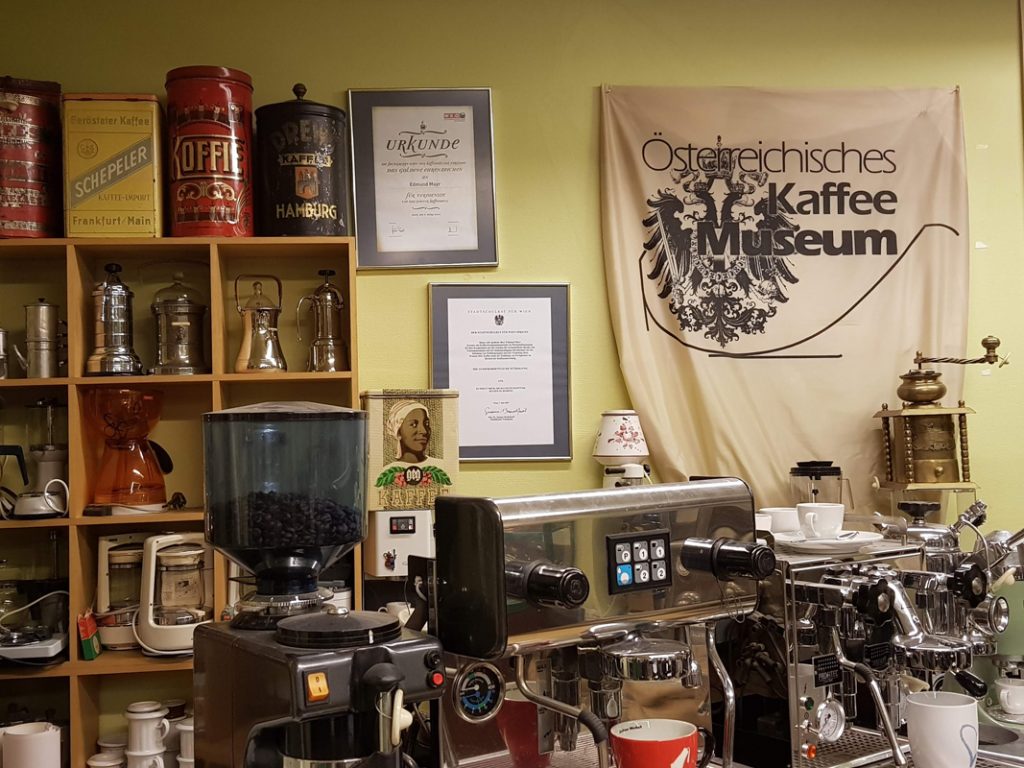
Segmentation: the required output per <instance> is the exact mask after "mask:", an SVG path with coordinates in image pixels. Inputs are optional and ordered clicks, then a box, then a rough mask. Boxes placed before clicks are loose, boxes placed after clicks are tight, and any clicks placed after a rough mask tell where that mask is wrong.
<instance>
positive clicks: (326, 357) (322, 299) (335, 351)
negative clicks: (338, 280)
mask: <svg viewBox="0 0 1024 768" xmlns="http://www.w3.org/2000/svg"><path fill="white" fill-rule="evenodd" d="M317 274H318V275H320V276H321V277H322V278H323V279H324V282H323V284H322V285H320V286H318V287H317V289H316V290H315V291H313V293H311V294H309V295H308V296H303V297H302V298H301V299H299V302H298V304H297V305H296V306H295V315H296V329H297V332H298V337H299V341H302V305H303V303H304V302H307V301H308V302H309V308H308V309H307V310H306V311H307V313H309V314H311V315H312V316H313V338H312V340H311V341H310V344H309V357H308V359H307V361H306V370H307V371H328V372H334V371H341V370H347V369H348V345H347V344H346V343H345V332H344V310H345V298H344V296H342V294H341V289H340V288H338V286H336V285H335V284H334V283H332V282H331V278H332V277H333V276H334V275H335V271H334V270H333V269H321V270H320V271H319V272H317Z"/></svg>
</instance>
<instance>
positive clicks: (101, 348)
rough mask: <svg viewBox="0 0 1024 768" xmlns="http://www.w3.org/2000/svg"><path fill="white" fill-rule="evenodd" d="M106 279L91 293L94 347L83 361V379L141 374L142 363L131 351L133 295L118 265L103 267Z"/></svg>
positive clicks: (132, 350)
mask: <svg viewBox="0 0 1024 768" xmlns="http://www.w3.org/2000/svg"><path fill="white" fill-rule="evenodd" d="M103 269H104V270H106V273H107V279H106V280H104V281H103V282H102V283H99V284H97V286H96V288H95V290H93V292H92V301H93V317H94V325H93V339H94V341H93V343H94V345H95V346H94V348H93V352H92V354H91V355H89V359H88V360H86V361H85V375H86V376H117V375H121V376H133V375H138V374H141V373H142V360H141V359H140V358H139V356H138V355H137V354H135V350H134V349H133V348H132V341H133V338H134V327H133V321H132V300H133V299H134V298H135V294H134V293H132V291H131V290H130V289H129V288H128V286H127V285H125V284H124V283H122V282H121V278H120V277H118V274H119V273H120V272H121V265H120V264H113V263H112V264H107V265H106V266H104V267H103Z"/></svg>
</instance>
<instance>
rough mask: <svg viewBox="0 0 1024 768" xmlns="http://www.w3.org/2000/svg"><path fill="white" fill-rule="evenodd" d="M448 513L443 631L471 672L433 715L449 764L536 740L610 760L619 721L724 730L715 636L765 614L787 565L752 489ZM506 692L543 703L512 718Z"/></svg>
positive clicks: (439, 579)
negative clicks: (612, 728)
mask: <svg viewBox="0 0 1024 768" xmlns="http://www.w3.org/2000/svg"><path fill="white" fill-rule="evenodd" d="M435 515H436V550H437V560H436V565H435V569H434V574H433V589H432V594H431V597H432V600H433V606H432V607H433V610H432V615H433V616H434V617H435V621H434V626H433V632H432V634H436V635H437V636H438V638H439V639H440V640H441V644H442V646H443V647H444V649H445V652H446V654H447V663H448V665H449V666H451V667H454V668H456V669H457V670H458V675H457V677H456V679H455V682H454V683H453V685H452V686H451V688H450V690H451V695H450V696H444V697H442V699H441V700H439V702H437V704H435V705H434V706H433V710H434V715H435V717H434V718H433V722H434V723H437V724H438V726H439V727H436V728H435V729H434V733H435V737H436V744H435V747H436V749H437V751H438V753H439V755H440V765H441V766H443V767H444V768H453V767H454V766H457V765H463V764H468V763H469V762H472V760H474V759H476V758H481V756H482V755H489V754H492V753H504V752H505V750H506V749H507V750H509V751H514V750H515V749H516V744H517V743H518V742H521V741H522V738H523V734H526V738H527V739H529V738H532V737H530V736H529V734H537V738H536V740H537V741H538V743H537V744H536V751H537V752H539V753H541V754H543V753H545V752H553V751H555V750H556V749H557V750H562V751H580V750H582V751H583V755H582V757H583V759H585V760H590V761H591V763H592V764H593V763H595V762H596V764H599V765H606V764H607V751H606V748H605V743H604V740H605V738H606V726H607V724H608V723H610V722H612V721H615V720H624V719H629V718H631V717H639V716H647V717H656V716H659V715H660V716H668V717H676V718H679V719H686V720H688V721H690V722H693V723H694V724H697V725H702V726H710V720H709V717H708V711H709V710H708V706H709V698H710V696H709V691H710V687H709V674H710V667H715V669H716V673H717V675H718V677H719V678H720V679H721V682H722V688H723V689H724V690H725V694H724V696H725V699H726V700H727V701H726V704H727V706H728V705H729V704H731V702H730V701H729V698H730V696H731V690H732V689H731V684H730V683H729V680H728V677H727V675H725V671H724V668H723V667H722V666H721V663H720V660H719V658H718V654H717V650H716V646H715V627H716V624H717V622H719V621H720V620H727V619H741V618H742V617H744V616H745V615H747V614H749V613H750V612H751V611H752V610H753V608H754V602H755V596H756V579H757V578H763V577H765V576H768V575H770V574H771V573H772V571H773V570H774V567H775V560H774V554H773V553H772V551H771V550H770V549H768V548H767V547H765V546H764V545H760V544H757V543H756V542H755V539H754V518H753V499H752V497H751V494H750V490H749V488H748V487H747V486H746V484H745V483H743V482H742V481H740V480H736V479H731V478H726V479H713V480H703V481H697V482H691V483H674V484H664V485H644V486H635V487H624V488H617V489H607V490H598V491H585V492H578V493H564V494H551V495H539V496H526V497H517V498H508V499H489V498H466V497H443V498H439V499H438V501H437V505H436V509H435ZM655 684H657V685H655ZM665 686H668V689H666V688H665ZM669 691H671V692H670V693H669ZM506 692H508V696H509V698H510V699H511V698H512V697H517V698H518V699H519V700H520V702H521V700H523V699H525V701H526V702H532V703H533V704H535V705H537V708H534V709H532V710H527V711H528V712H531V713H532V714H529V715H528V716H524V717H506V718H504V722H503V718H502V709H503V708H505V707H511V706H512V702H511V701H504V699H505V694H506ZM516 711H517V712H521V711H522V710H521V709H520V708H519V707H518V706H517V707H516ZM534 719H536V720H537V721H538V722H536V723H535V722H533V720H534ZM727 720H728V722H727V724H726V728H725V732H723V733H722V734H721V735H720V738H719V741H720V742H721V744H722V752H723V758H724V761H725V762H729V761H730V760H731V751H732V737H731V734H730V733H729V727H730V726H731V725H732V721H731V716H730V717H728V718H727ZM495 724H496V725H497V726H498V730H499V731H500V733H498V732H497V731H496V730H495ZM580 725H583V726H585V728H586V729H587V730H588V731H589V732H590V735H589V736H587V735H586V734H585V733H581V732H580V728H579V726H580ZM591 737H592V738H591ZM595 748H596V749H595ZM595 751H596V755H595V754H594V752H595ZM495 764H500V763H495Z"/></svg>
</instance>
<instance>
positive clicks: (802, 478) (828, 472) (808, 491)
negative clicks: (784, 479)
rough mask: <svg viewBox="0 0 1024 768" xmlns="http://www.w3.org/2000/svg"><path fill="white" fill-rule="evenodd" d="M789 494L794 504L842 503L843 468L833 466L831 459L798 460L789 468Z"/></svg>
mask: <svg viewBox="0 0 1024 768" xmlns="http://www.w3.org/2000/svg"><path fill="white" fill-rule="evenodd" d="M789 494H790V497H791V498H792V503H793V504H794V505H796V504H803V503H805V502H819V503H822V502H827V503H830V504H841V503H844V500H843V470H842V469H841V468H840V467H836V466H833V465H832V462H831V461H798V462H797V463H796V466H795V467H793V468H792V469H790V470H789ZM845 503H848V500H847V501H846V502H845Z"/></svg>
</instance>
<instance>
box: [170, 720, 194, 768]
mask: <svg viewBox="0 0 1024 768" xmlns="http://www.w3.org/2000/svg"><path fill="white" fill-rule="evenodd" d="M194 722H195V721H193V719H192V718H191V717H186V718H185V719H184V720H182V721H180V722H179V723H178V725H177V731H178V738H179V742H178V743H179V745H180V747H181V752H180V753H179V754H178V762H179V763H180V762H181V760H182V758H185V759H186V760H191V759H192V758H194V757H195V751H194V749H195V748H194V746H193V745H194V744H195V725H194ZM172 768H173V766H172Z"/></svg>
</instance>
